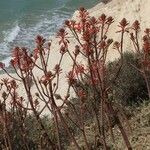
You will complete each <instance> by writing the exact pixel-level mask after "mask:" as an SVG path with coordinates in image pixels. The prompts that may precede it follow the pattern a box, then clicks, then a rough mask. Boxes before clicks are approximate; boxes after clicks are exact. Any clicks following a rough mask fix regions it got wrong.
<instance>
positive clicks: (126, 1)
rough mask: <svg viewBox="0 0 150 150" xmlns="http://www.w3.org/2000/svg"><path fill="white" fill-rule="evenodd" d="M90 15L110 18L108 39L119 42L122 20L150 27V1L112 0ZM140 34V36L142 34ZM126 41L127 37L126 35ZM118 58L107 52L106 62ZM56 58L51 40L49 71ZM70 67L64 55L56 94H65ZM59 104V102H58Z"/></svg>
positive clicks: (56, 48)
mask: <svg viewBox="0 0 150 150" xmlns="http://www.w3.org/2000/svg"><path fill="white" fill-rule="evenodd" d="M89 12H90V15H91V16H95V17H98V16H100V15H101V14H102V13H105V14H106V15H108V16H112V17H113V18H114V20H115V22H114V23H113V25H112V26H111V28H110V31H109V34H108V37H109V38H113V39H114V40H119V38H120V35H119V34H117V33H116V31H118V26H117V25H118V23H119V22H120V21H121V20H122V18H126V19H127V20H128V22H129V23H130V24H132V23H133V21H134V20H136V19H137V20H139V21H140V23H141V29H142V30H141V31H142V32H143V29H144V28H146V27H150V0H112V1H111V2H109V3H107V4H104V3H99V4H97V5H96V6H95V7H93V8H91V9H89ZM76 16H77V12H75V13H74V15H73V19H75V18H76ZM142 32H141V34H142ZM126 39H129V37H128V36H127V35H126ZM125 43H126V44H125V45H126V46H125V47H124V49H125V50H131V48H132V45H131V43H130V42H129V40H126V42H125ZM75 45H76V42H75V41H74V40H73V39H71V42H70V45H69V49H74V46H75ZM117 56H118V53H117V52H115V51H114V50H113V51H110V52H109V55H108V60H114V58H116V57H117ZM58 58H60V54H59V44H58V39H56V38H53V42H52V46H51V57H50V59H49V69H50V70H51V69H53V68H54V66H55V64H57V63H58ZM71 65H72V62H71V60H70V59H69V58H68V56H67V55H65V58H64V60H63V62H62V69H63V71H64V73H63V74H61V75H60V89H59V91H58V92H60V93H63V95H65V93H66V90H67V89H66V87H67V86H66V80H67V79H66V78H65V76H66V74H67V72H68V71H69V68H70V66H71ZM34 72H35V74H36V75H37V77H41V73H40V72H39V70H37V68H35V69H34ZM3 77H7V75H1V76H0V79H1V78H3ZM19 84H20V85H21V87H20V88H19V90H18V91H19V94H21V95H22V96H23V97H25V96H26V94H25V91H24V88H23V87H22V83H19ZM32 91H33V94H34V93H35V92H36V88H35V85H33V86H32ZM58 103H60V101H58Z"/></svg>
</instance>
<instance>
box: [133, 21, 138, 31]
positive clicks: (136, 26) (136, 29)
mask: <svg viewBox="0 0 150 150" xmlns="http://www.w3.org/2000/svg"><path fill="white" fill-rule="evenodd" d="M132 29H134V30H135V31H139V29H140V23H139V21H138V20H135V21H134V23H133V24H132Z"/></svg>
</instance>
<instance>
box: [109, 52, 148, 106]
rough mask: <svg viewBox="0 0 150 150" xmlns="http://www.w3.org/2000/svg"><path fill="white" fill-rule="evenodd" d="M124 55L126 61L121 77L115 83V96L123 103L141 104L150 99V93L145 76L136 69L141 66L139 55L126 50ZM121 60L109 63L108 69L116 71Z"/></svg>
mask: <svg viewBox="0 0 150 150" xmlns="http://www.w3.org/2000/svg"><path fill="white" fill-rule="evenodd" d="M123 57H124V62H123V66H122V69H121V72H120V74H119V78H118V79H117V81H116V82H115V83H114V84H113V90H114V91H113V93H114V95H115V96H114V98H115V99H116V100H117V101H120V102H121V104H122V105H135V104H139V103H140V102H142V101H143V100H144V99H148V93H147V88H146V83H145V80H144V78H143V76H142V75H141V73H140V72H139V71H138V70H137V69H135V67H137V68H139V67H140V64H139V63H138V56H137V55H135V54H133V53H129V52H126V53H124V56H123ZM119 62H120V59H118V60H116V61H114V62H112V63H109V65H108V69H109V70H110V71H111V72H114V71H116V69H117V66H118V64H119ZM133 66H135V67H133ZM110 78H112V77H110Z"/></svg>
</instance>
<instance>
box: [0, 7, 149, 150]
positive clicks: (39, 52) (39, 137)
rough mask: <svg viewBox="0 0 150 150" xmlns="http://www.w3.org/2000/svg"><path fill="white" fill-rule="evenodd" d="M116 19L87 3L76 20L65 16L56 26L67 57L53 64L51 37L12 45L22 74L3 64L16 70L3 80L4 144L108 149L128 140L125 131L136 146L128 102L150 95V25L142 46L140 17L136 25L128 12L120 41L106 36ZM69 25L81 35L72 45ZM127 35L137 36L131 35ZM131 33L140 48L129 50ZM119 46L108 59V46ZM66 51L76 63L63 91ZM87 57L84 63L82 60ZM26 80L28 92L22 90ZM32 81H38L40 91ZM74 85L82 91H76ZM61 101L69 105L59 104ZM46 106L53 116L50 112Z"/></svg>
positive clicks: (52, 149) (12, 149)
mask: <svg viewBox="0 0 150 150" xmlns="http://www.w3.org/2000/svg"><path fill="white" fill-rule="evenodd" d="M113 22H114V19H113V18H112V17H111V16H106V15H105V14H102V15H100V16H99V17H98V18H95V17H91V16H90V15H89V13H88V11H87V10H86V9H84V8H83V7H81V8H80V9H79V16H78V19H77V21H76V20H66V21H65V23H64V27H63V28H61V29H60V30H59V31H58V32H57V38H58V39H59V45H60V49H59V51H60V59H59V61H58V63H57V64H56V65H55V66H53V68H54V69H53V70H49V66H51V64H50V63H49V59H50V57H51V53H50V52H51V43H50V42H46V40H45V39H44V37H42V36H39V35H38V36H37V37H36V48H35V49H34V51H33V52H29V51H28V49H27V48H24V47H15V48H14V49H13V50H12V59H11V61H10V64H11V66H12V68H13V69H14V72H15V74H16V76H17V77H16V76H13V75H12V74H9V73H8V71H7V70H6V69H5V65H4V64H3V63H0V67H1V69H2V70H3V71H4V72H5V73H6V74H7V75H8V76H9V77H10V79H8V78H4V79H2V80H1V83H0V91H1V92H0V93H1V98H0V126H1V128H0V129H1V131H0V142H1V149H9V150H17V149H18V150H19V149H25V150H26V149H27V150H31V149H33V150H36V149H39V150H41V149H44V150H47V149H48V150H63V149H70V150H73V149H75V150H81V149H86V150H92V149H94V150H99V149H104V150H108V149H113V148H115V149H117V147H118V146H117V145H116V144H113V143H117V142H116V139H117V138H118V140H120V141H121V138H120V137H122V140H123V141H124V145H125V147H126V148H127V149H128V150H132V149H134V142H133V141H132V140H134V137H132V139H131V134H130V133H129V131H130V129H131V128H132V125H131V126H130V121H129V120H128V119H129V118H130V117H131V116H133V114H134V113H133V112H132V111H131V112H130V111H128V109H125V108H130V107H132V108H133V107H135V106H138V105H140V103H141V102H143V99H144V100H145V99H147V100H148V99H149V98H150V82H149V71H150V59H149V58H150V57H149V56H150V29H148V28H147V29H145V31H144V34H145V35H144V36H143V41H142V47H140V44H139V43H140V42H139V38H138V37H139V32H140V24H139V22H138V21H137V20H136V21H135V22H134V23H133V24H132V25H129V23H128V21H127V20H126V19H125V18H123V19H122V20H121V21H120V22H119V25H118V31H117V33H116V34H119V35H120V40H119V41H113V37H111V38H108V36H107V34H108V31H109V29H110V28H111V25H112V23H113ZM66 29H67V30H66ZM68 30H70V31H69V32H71V33H72V35H73V37H74V38H75V40H76V41H77V42H78V44H77V45H76V46H75V47H74V48H73V49H70V48H69V44H70V37H69V36H68V32H67V31H68ZM125 34H129V35H130V39H125V38H124V35H125ZM125 40H131V42H132V43H133V46H134V48H133V49H132V51H133V54H132V53H124V51H125V50H124V41H125ZM114 49H115V50H116V51H117V52H118V54H119V56H120V57H119V59H118V60H115V61H114V62H110V63H108V62H107V57H108V52H109V51H114ZM64 55H67V56H68V57H70V58H71V60H72V65H71V67H70V71H69V72H68V74H67V76H66V78H67V83H68V89H67V92H66V94H65V96H62V93H58V89H59V88H60V74H61V72H62V71H63V70H62V69H61V67H62V60H63V59H64ZM80 56H82V58H84V60H85V62H84V64H82V63H80V59H79V57H80ZM34 69H37V70H39V72H42V76H38V77H37V75H36V74H35V72H34ZM20 82H22V84H23V87H24V90H25V92H26V95H27V98H26V97H21V96H20V95H19V94H20V93H18V92H17V91H18V89H19V85H20V84H19V83H20ZM32 84H34V85H35V86H36V91H37V92H36V93H35V95H34V94H33V93H32ZM70 90H73V91H74V93H75V94H76V97H71V96H70ZM57 100H61V101H62V104H61V105H58V104H57ZM41 102H44V106H41V105H40V103H41ZM137 104H138V105H137ZM125 106H127V107H125ZM45 109H48V110H49V113H50V114H51V117H43V112H44V111H45ZM131 110H132V109H131ZM144 115H145V114H144ZM148 115H149V114H148ZM131 120H132V119H131ZM140 124H141V122H140V123H139V125H140ZM118 132H119V137H118ZM116 134H117V136H116ZM79 136H80V137H79ZM121 148H122V147H121ZM123 149H124V148H123Z"/></svg>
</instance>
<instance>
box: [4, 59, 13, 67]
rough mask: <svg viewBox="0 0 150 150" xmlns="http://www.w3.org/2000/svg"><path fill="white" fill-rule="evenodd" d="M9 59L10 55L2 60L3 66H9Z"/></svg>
mask: <svg viewBox="0 0 150 150" xmlns="http://www.w3.org/2000/svg"><path fill="white" fill-rule="evenodd" d="M10 60H11V57H7V58H6V59H4V60H2V63H4V64H5V67H9V65H10Z"/></svg>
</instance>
